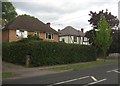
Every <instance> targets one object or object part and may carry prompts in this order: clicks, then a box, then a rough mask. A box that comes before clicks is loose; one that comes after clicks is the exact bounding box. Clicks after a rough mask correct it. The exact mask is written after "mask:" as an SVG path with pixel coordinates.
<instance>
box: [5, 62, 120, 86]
mask: <svg viewBox="0 0 120 86" xmlns="http://www.w3.org/2000/svg"><path fill="white" fill-rule="evenodd" d="M119 75H120V69H119V67H118V64H109V65H102V66H99V67H94V68H87V69H79V70H71V71H66V72H62V73H55V74H48V75H41V76H35V77H29V78H21V79H14V80H4V81H3V86H4V85H5V84H42V85H44V86H57V85H63V84H74V85H80V86H94V85H96V84H101V85H103V84H109V85H110V84H111V85H113V86H119V85H117V84H118V83H119V77H118V76H119ZM101 85H100V86H101Z"/></svg>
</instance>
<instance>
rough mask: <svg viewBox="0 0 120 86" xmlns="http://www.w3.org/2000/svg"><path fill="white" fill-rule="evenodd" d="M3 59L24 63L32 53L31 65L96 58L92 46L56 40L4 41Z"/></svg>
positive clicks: (92, 59)
mask: <svg viewBox="0 0 120 86" xmlns="http://www.w3.org/2000/svg"><path fill="white" fill-rule="evenodd" d="M2 47H3V48H2V52H3V54H2V55H3V56H2V60H3V61H7V62H11V63H15V64H20V65H24V64H25V57H26V55H27V54H30V55H31V56H30V65H31V66H45V65H56V64H68V63H77V62H87V61H94V60H96V56H95V49H94V47H92V46H87V45H77V44H65V43H54V42H39V41H32V42H13V43H3V45H2Z"/></svg>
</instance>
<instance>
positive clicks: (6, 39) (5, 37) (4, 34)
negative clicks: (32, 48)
mask: <svg viewBox="0 0 120 86" xmlns="http://www.w3.org/2000/svg"><path fill="white" fill-rule="evenodd" d="M2 42H9V30H3V31H2Z"/></svg>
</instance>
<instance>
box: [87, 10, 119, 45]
mask: <svg viewBox="0 0 120 86" xmlns="http://www.w3.org/2000/svg"><path fill="white" fill-rule="evenodd" d="M101 15H104V16H105V18H106V21H107V22H108V23H109V25H110V26H111V29H112V28H114V27H116V26H117V27H118V25H119V20H118V19H117V17H116V16H114V15H112V14H111V12H108V10H107V9H106V12H104V11H103V10H102V11H99V13H97V12H92V11H90V14H89V16H90V17H91V18H90V19H89V20H88V22H89V23H90V24H91V25H92V27H93V30H90V31H87V32H86V37H88V38H89V40H90V41H89V43H91V44H92V45H95V43H94V41H95V40H94V39H93V38H95V36H96V31H97V29H98V22H99V21H100V17H101Z"/></svg>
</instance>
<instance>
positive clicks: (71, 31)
mask: <svg viewBox="0 0 120 86" xmlns="http://www.w3.org/2000/svg"><path fill="white" fill-rule="evenodd" d="M58 33H59V36H85V33H83V32H81V31H79V30H76V29H75V28H73V27H71V26H67V27H65V28H64V29H62V30H61V31H59V32H58Z"/></svg>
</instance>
